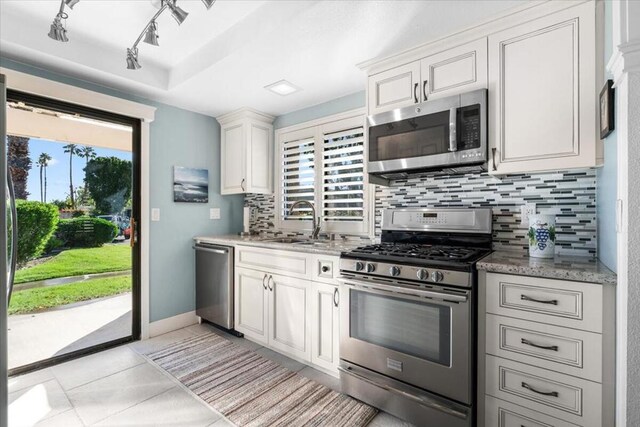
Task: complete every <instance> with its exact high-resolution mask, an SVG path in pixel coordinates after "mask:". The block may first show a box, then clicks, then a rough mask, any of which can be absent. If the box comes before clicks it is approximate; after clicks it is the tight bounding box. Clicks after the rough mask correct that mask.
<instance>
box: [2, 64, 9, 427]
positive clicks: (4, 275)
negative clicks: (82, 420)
mask: <svg viewBox="0 0 640 427" xmlns="http://www.w3.org/2000/svg"><path fill="white" fill-rule="evenodd" d="M6 108H7V88H6V77H5V76H4V75H3V74H0V140H1V141H2V143H1V144H0V145H1V146H2V150H0V176H2V177H5V176H7V144H6V136H7V110H6ZM0 212H2V215H0V217H1V218H2V221H1V223H0V259H2V262H1V263H0V277H2V283H3V286H2V292H0V427H6V426H7V424H8V420H7V413H8V405H9V400H8V397H7V395H8V390H7V389H8V386H7V381H8V379H7V359H8V355H7V305H8V292H7V290H8V289H9V283H7V282H8V277H7V273H8V268H9V267H8V265H7V237H8V236H7V215H6V212H7V187H6V185H5V184H3V185H0Z"/></svg>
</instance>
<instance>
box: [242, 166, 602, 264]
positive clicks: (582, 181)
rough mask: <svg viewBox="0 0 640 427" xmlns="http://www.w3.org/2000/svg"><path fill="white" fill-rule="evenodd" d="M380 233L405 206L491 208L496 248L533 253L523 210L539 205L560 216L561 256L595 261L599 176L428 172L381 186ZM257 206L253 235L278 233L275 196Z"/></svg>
mask: <svg viewBox="0 0 640 427" xmlns="http://www.w3.org/2000/svg"><path fill="white" fill-rule="evenodd" d="M375 196H376V197H375V233H376V236H379V235H380V225H381V220H382V210H383V209H387V208H400V207H490V208H492V210H493V246H494V249H496V250H497V249H500V250H519V251H526V250H527V249H528V242H527V237H526V235H527V226H528V222H527V221H525V223H524V224H523V223H522V218H521V215H520V206H522V205H523V204H525V203H535V204H536V209H537V212H538V213H539V214H553V215H555V216H556V235H557V237H556V239H557V240H556V253H557V254H562V255H578V256H592V257H593V256H596V240H597V239H596V232H597V230H596V172H595V170H592V169H585V170H577V171H576V170H574V171H562V172H553V173H540V174H526V175H509V176H505V177H499V178H498V177H492V176H489V174H487V173H482V174H478V173H470V174H463V175H446V174H438V173H435V174H434V173H426V174H420V175H413V176H411V177H409V178H407V179H399V180H397V181H394V182H393V183H392V185H391V186H390V187H381V186H376V193H375ZM245 206H251V207H254V208H255V209H254V218H253V220H252V222H251V229H252V231H256V232H260V231H263V232H267V233H269V234H271V233H274V232H275V229H274V226H273V222H274V207H275V205H274V197H273V196H272V195H257V194H252V195H247V196H246V197H245Z"/></svg>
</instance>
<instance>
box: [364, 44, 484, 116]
mask: <svg viewBox="0 0 640 427" xmlns="http://www.w3.org/2000/svg"><path fill="white" fill-rule="evenodd" d="M486 87H487V39H486V37H485V38H482V39H480V40H476V41H473V42H471V43H467V44H464V45H462V46H458V47H455V48H453V49H449V50H446V51H444V52H440V53H436V54H434V55H430V56H428V57H426V58H424V59H422V60H418V61H413V62H410V63H408V64H405V65H401V66H399V67H395V68H392V69H390V70H387V71H383V72H381V73H378V74H374V75H372V76H370V77H369V91H368V94H369V114H377V113H382V112H384V111H389V110H393V109H396V108H401V107H407V106H409V105H413V104H417V103H420V102H424V101H427V100H429V99H437V98H441V97H444V96H450V95H455V94H458V93H461V92H467V91H471V90H475V89H482V88H486Z"/></svg>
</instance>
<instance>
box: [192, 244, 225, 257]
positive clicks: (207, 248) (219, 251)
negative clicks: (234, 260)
mask: <svg viewBox="0 0 640 427" xmlns="http://www.w3.org/2000/svg"><path fill="white" fill-rule="evenodd" d="M192 247H193V249H195V250H196V251H205V252H213V253H214V254H220V255H225V254H228V253H229V248H222V247H220V246H211V245H202V244H196V245H194V246H192Z"/></svg>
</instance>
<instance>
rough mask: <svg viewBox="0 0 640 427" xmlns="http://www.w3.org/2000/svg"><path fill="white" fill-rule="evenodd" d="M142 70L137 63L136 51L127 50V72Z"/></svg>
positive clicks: (135, 49)
mask: <svg viewBox="0 0 640 427" xmlns="http://www.w3.org/2000/svg"><path fill="white" fill-rule="evenodd" d="M140 68H142V66H141V65H140V63H139V62H138V49H137V48H133V49H127V70H139V69H140Z"/></svg>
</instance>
